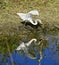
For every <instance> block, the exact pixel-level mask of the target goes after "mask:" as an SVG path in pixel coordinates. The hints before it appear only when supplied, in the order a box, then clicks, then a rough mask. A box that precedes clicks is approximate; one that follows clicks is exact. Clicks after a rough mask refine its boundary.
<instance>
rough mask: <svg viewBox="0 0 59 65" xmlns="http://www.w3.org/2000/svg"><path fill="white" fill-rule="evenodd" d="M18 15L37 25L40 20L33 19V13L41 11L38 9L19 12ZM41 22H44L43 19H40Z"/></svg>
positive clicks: (37, 13) (36, 13)
mask: <svg viewBox="0 0 59 65" xmlns="http://www.w3.org/2000/svg"><path fill="white" fill-rule="evenodd" d="M17 15H18V16H20V18H21V19H22V20H23V21H28V22H30V23H32V24H33V25H37V24H38V22H37V21H38V20H34V21H33V20H32V15H39V12H38V11H37V10H32V11H30V12H28V13H17ZM39 23H42V22H41V20H39Z"/></svg>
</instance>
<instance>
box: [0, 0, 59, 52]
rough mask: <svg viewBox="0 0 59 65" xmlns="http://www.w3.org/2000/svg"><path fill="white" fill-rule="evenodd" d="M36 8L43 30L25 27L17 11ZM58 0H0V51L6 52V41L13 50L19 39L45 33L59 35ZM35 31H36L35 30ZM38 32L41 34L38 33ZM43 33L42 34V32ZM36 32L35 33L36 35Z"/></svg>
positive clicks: (25, 39)
mask: <svg viewBox="0 0 59 65" xmlns="http://www.w3.org/2000/svg"><path fill="white" fill-rule="evenodd" d="M33 9H37V10H38V11H39V12H40V15H39V16H38V18H40V19H41V20H42V22H43V23H44V32H42V30H41V29H39V30H36V29H32V28H31V27H29V28H25V27H23V25H22V24H21V19H20V18H19V17H18V16H17V15H16V13H17V12H23V13H26V12H29V11H31V10H33ZM58 30H59V0H0V51H1V52H2V51H3V53H4V52H7V48H6V47H4V46H5V45H6V41H8V44H9V46H10V50H11V51H13V50H14V49H15V48H16V47H17V45H19V41H21V40H22V41H27V40H30V39H32V38H34V37H35V38H37V39H38V40H39V38H40V37H44V36H46V35H45V34H50V35H58V36H59V33H58V32H59V31H58ZM35 31H36V32H35ZM39 33H40V34H41V35H39ZM43 33H44V34H43ZM36 34H37V35H36Z"/></svg>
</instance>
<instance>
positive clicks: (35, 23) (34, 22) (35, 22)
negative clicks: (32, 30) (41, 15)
mask: <svg viewBox="0 0 59 65" xmlns="http://www.w3.org/2000/svg"><path fill="white" fill-rule="evenodd" d="M30 22H31V23H32V24H33V25H37V24H38V22H37V21H33V20H30Z"/></svg>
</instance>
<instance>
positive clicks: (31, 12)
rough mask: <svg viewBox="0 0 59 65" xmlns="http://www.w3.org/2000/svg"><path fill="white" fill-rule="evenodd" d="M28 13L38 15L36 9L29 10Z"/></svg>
mask: <svg viewBox="0 0 59 65" xmlns="http://www.w3.org/2000/svg"><path fill="white" fill-rule="evenodd" d="M28 13H30V14H32V15H39V12H38V11H37V10H32V11H30V12H28Z"/></svg>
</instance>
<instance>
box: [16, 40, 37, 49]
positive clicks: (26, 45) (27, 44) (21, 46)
mask: <svg viewBox="0 0 59 65" xmlns="http://www.w3.org/2000/svg"><path fill="white" fill-rule="evenodd" d="M33 41H34V42H37V39H31V40H30V41H29V42H28V43H24V42H23V43H21V44H20V45H19V46H18V47H17V49H16V50H25V49H26V47H28V46H29V45H30V44H31V43H32V42H33Z"/></svg>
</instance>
